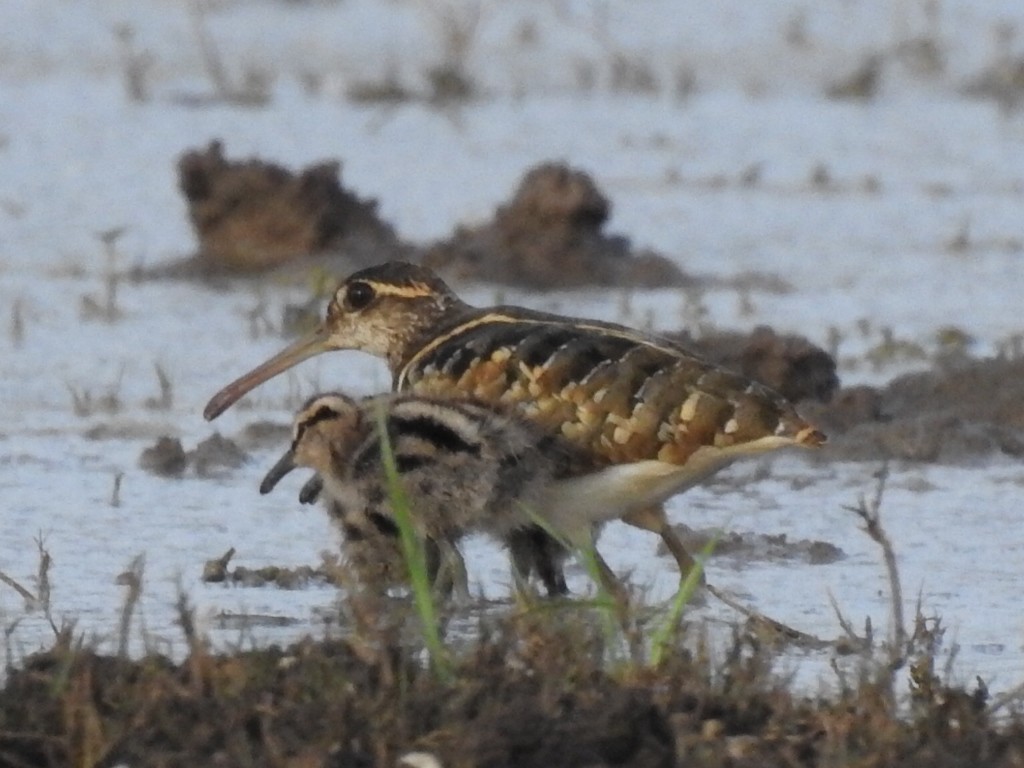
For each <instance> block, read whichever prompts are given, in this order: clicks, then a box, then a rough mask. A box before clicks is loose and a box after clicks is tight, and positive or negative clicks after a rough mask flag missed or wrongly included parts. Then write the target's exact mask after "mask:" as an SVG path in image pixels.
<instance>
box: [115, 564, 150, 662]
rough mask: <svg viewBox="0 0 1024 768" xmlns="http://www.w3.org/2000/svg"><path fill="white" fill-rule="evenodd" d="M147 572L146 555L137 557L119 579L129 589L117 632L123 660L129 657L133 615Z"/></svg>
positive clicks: (119, 652) (119, 649) (118, 646)
mask: <svg viewBox="0 0 1024 768" xmlns="http://www.w3.org/2000/svg"><path fill="white" fill-rule="evenodd" d="M145 570H146V555H145V554H140V555H136V556H135V558H134V559H133V560H132V561H131V563H130V564H129V565H128V569H127V570H126V571H124V572H123V573H121V574H120V575H119V576H118V577H117V583H118V584H119V585H121V586H124V587H128V591H127V592H126V593H125V596H124V604H123V605H122V607H121V620H120V623H119V624H118V632H117V655H118V656H119V657H121V658H126V657H127V656H128V640H129V638H130V636H131V627H132V615H133V614H134V613H135V607H136V606H137V605H138V604H139V598H140V597H142V577H143V574H144V572H145Z"/></svg>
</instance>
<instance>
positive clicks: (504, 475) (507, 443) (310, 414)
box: [260, 393, 620, 596]
mask: <svg viewBox="0 0 1024 768" xmlns="http://www.w3.org/2000/svg"><path fill="white" fill-rule="evenodd" d="M381 418H382V419H383V422H384V424H386V430H387V436H388V440H389V441H390V445H391V450H392V453H393V456H394V460H395V467H396V470H397V473H398V477H399V480H400V482H401V484H402V489H403V490H404V492H405V494H406V497H407V498H408V500H409V507H410V509H409V511H410V517H411V519H412V523H413V525H414V526H415V527H416V529H417V532H418V533H419V535H420V537H421V538H422V539H423V540H424V542H425V543H426V544H427V545H428V554H429V553H435V554H436V555H437V556H438V557H435V558H434V562H433V564H432V566H430V567H429V569H430V570H432V574H431V577H432V578H433V579H435V580H437V581H440V580H442V579H445V578H448V579H450V583H452V584H453V585H454V587H455V589H456V591H457V593H458V594H459V595H461V596H466V595H467V594H468V589H467V581H466V569H465V565H464V563H463V559H462V556H461V554H460V553H459V551H458V548H457V547H458V543H459V540H460V539H461V538H462V537H463V536H464V535H465V534H467V533H470V532H473V531H482V532H485V533H489V534H491V535H492V536H495V537H496V538H498V539H499V540H500V541H502V542H504V543H505V544H507V545H508V547H509V550H510V554H511V556H512V562H513V575H514V577H515V578H516V581H517V583H522V581H523V580H525V579H526V578H527V577H528V576H529V575H530V571H531V570H535V569H540V570H541V572H540V574H539V575H540V577H541V579H542V580H543V581H544V582H545V584H546V586H547V588H548V591H549V592H560V591H564V583H562V584H559V583H558V581H557V580H558V579H560V578H561V570H560V568H559V569H557V570H556V571H554V572H545V571H544V566H545V565H546V564H547V562H548V561H547V559H546V558H545V557H542V558H540V562H538V561H537V558H536V555H537V551H538V550H537V547H538V542H537V541H535V540H534V538H533V537H534V536H535V531H536V527H535V518H534V516H535V515H536V516H537V517H539V518H540V519H542V520H544V521H545V522H546V523H547V524H548V525H550V526H551V527H553V528H555V529H557V530H558V532H559V533H561V534H562V535H564V536H565V537H566V538H567V539H569V540H571V541H572V542H573V543H575V544H578V545H581V546H586V545H588V544H590V535H591V534H590V531H591V529H592V523H593V522H595V521H594V520H592V519H591V518H590V517H589V516H588V515H573V514H572V513H571V512H570V511H569V510H572V509H573V508H575V507H586V508H587V509H590V508H594V509H601V508H602V507H603V508H604V509H610V508H611V507H610V506H609V505H599V504H585V503H581V502H577V501H576V500H577V499H581V498H583V497H587V496H588V494H589V495H590V498H591V501H593V496H594V494H600V496H601V497H602V498H603V497H604V496H605V495H606V491H607V490H608V488H607V487H606V486H607V485H609V484H611V485H617V484H619V483H620V480H619V479H618V478H614V477H611V476H609V477H608V482H607V483H605V482H601V481H599V480H597V479H596V478H591V480H590V481H589V483H587V484H586V485H582V484H581V482H582V481H581V480H579V479H577V476H578V475H579V474H580V472H581V471H583V470H584V469H585V468H586V467H587V466H588V465H589V464H590V462H589V460H588V459H587V458H586V456H585V455H584V454H583V453H582V452H581V451H580V450H579V449H578V448H576V447H575V446H573V445H572V444H571V443H569V442H568V441H567V440H564V439H563V438H560V437H558V436H557V435H553V434H551V433H550V432H549V431H548V430H546V429H544V428H542V427H540V426H539V425H537V424H534V423H533V422H530V421H528V420H527V419H525V418H523V417H522V416H521V415H519V414H517V413H516V412H515V411H514V410H511V409H508V408H494V407H490V406H485V405H482V404H479V403H477V402H474V401H470V400H464V399H463V400H459V399H450V398H446V399H439V398H431V397H421V396H417V395H414V394H408V393H404V394H403V393H400V394H391V395H380V396H377V397H372V398H366V399H363V400H358V401H357V400H353V399H352V398H350V397H347V396H345V395H343V394H340V393H327V394H320V395H316V396H314V397H313V398H312V399H310V400H309V401H308V402H307V403H306V404H305V405H304V406H303V407H302V408H301V409H300V410H299V412H298V413H297V414H296V417H295V421H294V426H293V431H292V442H291V446H290V447H289V449H288V451H287V452H286V453H285V454H284V456H282V457H281V459H280V460H279V461H278V462H277V463H276V464H275V466H274V467H273V469H271V470H270V471H269V472H268V473H267V475H266V477H265V478H264V480H263V483H262V484H261V485H260V492H261V493H269V492H270V491H271V490H273V488H274V486H276V485H277V483H278V482H280V480H281V478H283V477H284V476H285V475H286V474H287V473H288V472H290V471H291V470H292V469H294V468H295V467H298V466H302V467H309V468H310V469H313V470H315V471H316V472H317V475H318V477H319V478H320V481H321V483H322V488H321V489H320V495H321V496H323V497H325V501H326V502H327V507H328V510H329V512H330V514H331V516H332V517H333V518H334V519H335V520H336V522H338V523H339V524H340V525H341V527H342V530H343V532H344V534H345V545H344V546H345V552H346V555H347V556H348V560H349V562H350V564H353V565H354V566H355V568H354V570H355V571H356V573H357V575H360V576H362V577H364V578H365V580H366V581H370V582H378V583H379V582H385V583H389V582H394V581H395V580H396V579H395V578H394V575H395V574H394V572H395V571H400V570H401V568H400V567H396V566H395V565H394V563H395V562H396V560H398V558H396V554H397V553H398V552H399V548H398V542H397V535H398V528H397V525H396V523H395V517H394V513H393V508H392V497H391V492H390V489H389V488H388V483H387V478H386V473H385V469H384V465H383V459H382V447H381V444H382V441H381V436H380V433H379V423H380V422H379V419H381ZM559 478H572V479H569V480H566V481H564V482H567V483H568V485H567V486H564V485H563V482H562V481H560V480H559ZM567 497H571V498H572V499H573V503H572V504H570V503H567V502H566V499H567ZM552 506H557V508H558V509H557V510H555V511H554V512H553V513H552V514H550V515H549V514H548V513H547V510H548V509H549V508H550V507H552ZM617 516H618V513H616V512H611V513H605V517H617ZM542 554H544V555H550V556H551V557H552V558H553V559H554V562H555V564H556V565H557V564H559V563H558V561H559V560H560V555H561V554H564V549H560V550H559V552H555V553H552V552H547V551H544V550H542ZM399 562H400V561H399ZM600 567H602V568H604V569H605V571H606V566H603V563H601V564H600ZM442 583H443V582H442Z"/></svg>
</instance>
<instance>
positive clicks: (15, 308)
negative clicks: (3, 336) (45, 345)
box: [11, 296, 25, 347]
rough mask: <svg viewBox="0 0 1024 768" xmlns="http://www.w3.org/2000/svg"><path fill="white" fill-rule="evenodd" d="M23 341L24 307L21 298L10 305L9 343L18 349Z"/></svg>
mask: <svg viewBox="0 0 1024 768" xmlns="http://www.w3.org/2000/svg"><path fill="white" fill-rule="evenodd" d="M24 341H25V306H24V301H23V300H22V298H21V296H19V297H18V298H16V299H15V300H14V303H13V304H12V305H11V342H12V343H13V344H14V346H16V347H20V346H21V345H22V343H23V342H24Z"/></svg>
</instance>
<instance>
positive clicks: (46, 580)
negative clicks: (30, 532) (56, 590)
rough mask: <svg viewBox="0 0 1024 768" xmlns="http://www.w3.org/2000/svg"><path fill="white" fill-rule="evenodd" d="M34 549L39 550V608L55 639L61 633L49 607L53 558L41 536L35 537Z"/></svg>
mask: <svg viewBox="0 0 1024 768" xmlns="http://www.w3.org/2000/svg"><path fill="white" fill-rule="evenodd" d="M36 547H38V549H39V571H38V574H37V576H36V588H37V590H38V593H39V601H38V602H39V606H40V607H41V608H42V609H43V615H44V616H45V617H46V620H47V621H48V622H49V623H50V629H52V630H53V634H54V636H55V637H58V638H59V637H60V635H61V631H60V629H58V628H57V622H55V621H54V620H53V612H52V610H51V605H50V566H52V565H53V558H52V557H50V553H49V552H48V551H47V550H46V546H45V544H44V542H43V537H42V534H40V535H39V536H37V537H36Z"/></svg>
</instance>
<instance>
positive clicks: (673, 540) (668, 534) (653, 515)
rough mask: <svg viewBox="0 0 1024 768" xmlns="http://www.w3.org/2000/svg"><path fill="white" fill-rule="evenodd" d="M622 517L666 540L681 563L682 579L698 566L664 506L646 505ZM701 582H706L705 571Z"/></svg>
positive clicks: (676, 559)
mask: <svg viewBox="0 0 1024 768" xmlns="http://www.w3.org/2000/svg"><path fill="white" fill-rule="evenodd" d="M622 519H623V520H624V521H625V522H627V523H629V524H630V525H632V526H634V527H636V528H641V529H643V530H645V531H651V532H652V533H656V534H658V535H659V536H661V540H662V541H663V542H665V546H666V547H667V548H668V551H669V553H670V554H671V555H672V557H674V558H675V561H676V563H678V564H679V579H680V581H683V580H685V579H686V576H687V574H689V573H690V570H691V569H693V568H695V567H696V565H697V561H696V560H694V559H693V555H691V554H690V553H689V552H687V551H686V547H685V546H683V542H682V541H681V540H680V539H679V537H678V536H677V535H676V532H675V531H674V530H673V529H672V526H671V525H669V523H668V518H666V517H665V508H664V507H662V506H657V507H644V508H643V509H640V510H637V511H635V512H630V513H629V514H627V515H626V516H625V517H623V518H622ZM700 583H701V584H704V573H703V572H702V573H701V575H700Z"/></svg>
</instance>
